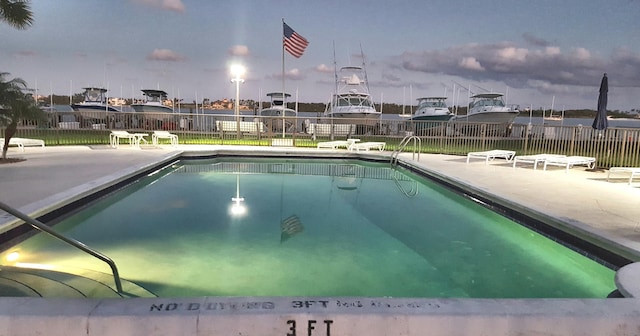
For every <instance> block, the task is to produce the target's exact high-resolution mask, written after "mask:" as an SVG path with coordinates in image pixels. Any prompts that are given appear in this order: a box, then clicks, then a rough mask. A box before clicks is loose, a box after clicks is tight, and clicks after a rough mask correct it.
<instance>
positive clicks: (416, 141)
mask: <svg viewBox="0 0 640 336" xmlns="http://www.w3.org/2000/svg"><path fill="white" fill-rule="evenodd" d="M411 140H413V152H412V154H413V155H412V159H413V160H415V159H416V149H417V152H418V160H420V152H421V151H422V139H420V137H419V136H416V135H407V136H405V137H404V139H402V141H400V144H399V145H398V147H397V148H396V149H395V150H394V151H393V153H391V166H396V165H398V155H400V153H401V152H402V151H403V150H404V148H405V147H407V145H408V144H409V142H410V141H411Z"/></svg>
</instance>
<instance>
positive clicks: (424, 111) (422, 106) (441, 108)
mask: <svg viewBox="0 0 640 336" xmlns="http://www.w3.org/2000/svg"><path fill="white" fill-rule="evenodd" d="M446 100H447V97H423V98H418V108H417V109H416V112H415V113H414V114H413V115H412V116H411V118H410V119H411V120H415V121H427V120H429V121H449V119H451V118H452V117H453V113H451V111H450V110H449V107H448V106H447V103H446Z"/></svg>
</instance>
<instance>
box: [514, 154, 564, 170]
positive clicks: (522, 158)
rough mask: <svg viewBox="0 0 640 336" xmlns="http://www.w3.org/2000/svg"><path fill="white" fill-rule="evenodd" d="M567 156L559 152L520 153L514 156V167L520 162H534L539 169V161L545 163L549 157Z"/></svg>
mask: <svg viewBox="0 0 640 336" xmlns="http://www.w3.org/2000/svg"><path fill="white" fill-rule="evenodd" d="M560 157H566V155H559V154H535V155H518V156H516V157H514V158H513V168H515V167H516V164H518V163H519V162H524V163H533V169H538V163H544V162H545V161H546V160H548V159H553V158H560Z"/></svg>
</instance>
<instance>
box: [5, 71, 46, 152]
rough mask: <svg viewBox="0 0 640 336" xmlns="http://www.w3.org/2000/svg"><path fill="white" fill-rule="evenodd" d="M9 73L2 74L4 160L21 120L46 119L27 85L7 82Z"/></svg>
mask: <svg viewBox="0 0 640 336" xmlns="http://www.w3.org/2000/svg"><path fill="white" fill-rule="evenodd" d="M8 75H9V73H7V72H0V127H4V126H6V129H5V130H4V144H3V146H2V159H6V158H7V150H8V149H9V140H11V138H12V137H13V136H14V135H15V134H16V130H17V129H18V121H20V120H21V119H26V118H28V119H32V120H40V119H44V111H42V110H41V109H39V108H38V107H37V106H36V104H35V101H34V100H33V98H32V96H31V95H30V94H28V93H26V91H27V83H26V82H25V81H24V80H22V79H20V78H14V79H12V80H8V81H5V77H7V76H8Z"/></svg>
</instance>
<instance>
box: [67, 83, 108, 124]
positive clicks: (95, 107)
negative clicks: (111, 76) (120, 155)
mask: <svg viewBox="0 0 640 336" xmlns="http://www.w3.org/2000/svg"><path fill="white" fill-rule="evenodd" d="M83 90H84V94H83V96H84V98H83V101H82V102H80V103H76V104H71V108H72V109H73V111H74V117H72V119H73V121H75V122H77V123H78V127H81V128H98V129H100V128H105V127H114V125H115V115H116V113H121V111H120V110H118V109H116V108H114V107H113V106H110V105H109V104H108V102H107V89H104V88H98V87H86V88H83ZM69 121H71V120H69Z"/></svg>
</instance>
